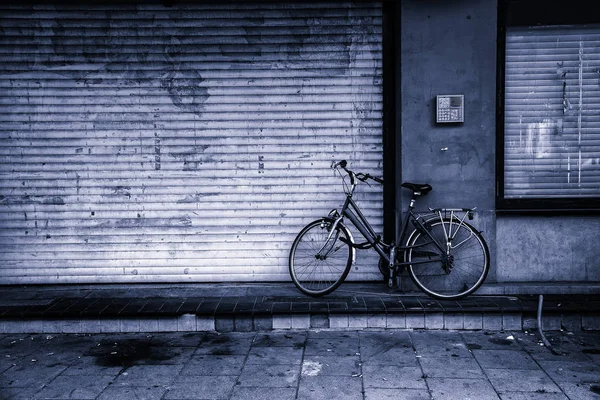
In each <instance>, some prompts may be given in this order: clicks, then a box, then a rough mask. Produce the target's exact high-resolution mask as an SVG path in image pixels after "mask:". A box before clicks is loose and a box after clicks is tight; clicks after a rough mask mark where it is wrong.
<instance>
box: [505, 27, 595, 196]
mask: <svg viewBox="0 0 600 400" xmlns="http://www.w3.org/2000/svg"><path fill="white" fill-rule="evenodd" d="M504 118H505V119H504V197H505V198H580V197H587V198H589V197H599V196H600V25H593V26H544V27H509V28H507V32H506V65H505V110H504Z"/></svg>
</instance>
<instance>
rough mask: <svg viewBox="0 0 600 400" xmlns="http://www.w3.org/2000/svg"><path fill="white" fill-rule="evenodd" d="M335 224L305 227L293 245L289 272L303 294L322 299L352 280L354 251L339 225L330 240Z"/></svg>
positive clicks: (312, 223) (344, 229) (328, 221)
mask: <svg viewBox="0 0 600 400" xmlns="http://www.w3.org/2000/svg"><path fill="white" fill-rule="evenodd" d="M331 227H332V222H331V221H330V220H326V219H320V220H316V221H313V222H311V223H310V224H308V225H307V226H306V227H304V228H303V229H302V230H301V231H300V233H299V234H298V236H297V237H296V239H295V240H294V243H293V244H292V248H291V250H290V257H289V269H290V276H291V277H292V281H293V282H294V284H295V285H296V287H297V288H298V289H300V291H302V292H303V293H305V294H307V295H309V296H313V297H319V296H323V295H326V294H328V293H331V292H333V291H334V290H335V289H337V288H338V286H340V285H341V284H342V282H343V281H344V279H346V276H348V272H350V267H351V265H352V258H353V255H354V249H353V248H352V247H351V246H350V234H349V232H348V231H347V229H346V228H345V227H344V226H342V225H341V224H338V226H337V227H336V229H335V232H333V234H332V235H331V238H329V240H328V237H329V232H330V231H331Z"/></svg>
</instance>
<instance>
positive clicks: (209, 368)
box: [181, 354, 246, 375]
mask: <svg viewBox="0 0 600 400" xmlns="http://www.w3.org/2000/svg"><path fill="white" fill-rule="evenodd" d="M245 358H246V356H243V355H237V356H236V355H208V354H206V355H195V356H193V357H192V358H191V359H190V360H189V361H188V362H187V363H186V364H185V366H184V367H183V370H182V371H181V375H239V374H240V371H241V370H242V365H243V364H244V360H245Z"/></svg>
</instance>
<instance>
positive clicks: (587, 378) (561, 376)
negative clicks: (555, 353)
mask: <svg viewBox="0 0 600 400" xmlns="http://www.w3.org/2000/svg"><path fill="white" fill-rule="evenodd" d="M539 364H540V366H541V367H542V368H544V370H545V371H546V372H547V373H548V375H550V378H552V379H553V380H554V381H555V382H572V383H584V382H599V381H600V366H598V364H596V363H594V362H592V361H588V362H585V361H567V360H563V361H540V362H539Z"/></svg>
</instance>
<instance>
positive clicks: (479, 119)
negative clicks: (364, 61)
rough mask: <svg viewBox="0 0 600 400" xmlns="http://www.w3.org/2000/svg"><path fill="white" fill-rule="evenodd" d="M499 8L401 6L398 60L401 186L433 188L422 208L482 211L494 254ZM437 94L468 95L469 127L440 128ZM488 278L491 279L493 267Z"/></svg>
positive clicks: (418, 2)
mask: <svg viewBox="0 0 600 400" xmlns="http://www.w3.org/2000/svg"><path fill="white" fill-rule="evenodd" d="M494 3H495V2H490V1H486V0H470V1H436V0H429V1H423V0H409V1H403V2H402V8H401V43H402V45H401V47H402V49H401V61H400V74H401V80H402V83H401V95H400V96H401V100H400V101H401V107H402V127H401V137H402V139H401V140H402V180H404V181H414V182H428V183H430V184H431V185H432V186H433V191H432V192H431V193H430V194H429V195H428V196H427V197H425V198H423V201H421V202H420V203H419V204H418V207H419V208H422V207H426V206H436V207H441V206H443V207H477V211H478V212H477V214H476V220H475V221H473V223H474V225H475V226H477V227H478V228H479V229H482V230H483V231H484V232H483V234H484V236H485V238H486V239H487V241H488V244H489V245H490V251H491V252H492V254H495V229H496V228H495V214H494V203H495V189H494V187H495V158H494V154H495V146H496V132H495V95H496V92H495V90H496V85H495V74H496V48H495V45H494V44H495V43H496V13H497V10H496V6H495V4H494ZM439 94H463V95H464V96H465V117H464V120H465V122H464V123H461V124H436V122H435V96H436V95H439ZM407 195H408V193H405V197H403V198H402V200H403V202H404V203H406V200H407V197H406V196H407ZM492 268H494V263H493V256H492ZM488 279H489V280H490V281H493V279H494V269H492V273H491V274H490V277H489V278H488Z"/></svg>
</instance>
